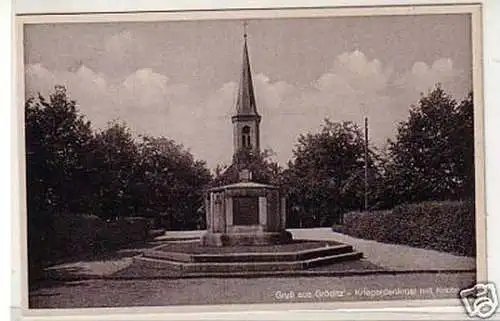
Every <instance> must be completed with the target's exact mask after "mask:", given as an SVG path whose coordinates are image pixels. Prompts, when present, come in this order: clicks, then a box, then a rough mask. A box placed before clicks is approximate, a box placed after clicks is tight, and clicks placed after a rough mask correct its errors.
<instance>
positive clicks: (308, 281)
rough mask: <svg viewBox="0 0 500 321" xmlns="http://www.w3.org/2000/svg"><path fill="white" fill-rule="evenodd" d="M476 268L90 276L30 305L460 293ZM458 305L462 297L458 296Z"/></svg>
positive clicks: (40, 293)
mask: <svg viewBox="0 0 500 321" xmlns="http://www.w3.org/2000/svg"><path fill="white" fill-rule="evenodd" d="M474 278H475V275H474V274H473V273H455V274H451V273H450V274H401V275H376V276H356V277H342V278H338V277H314V278H310V277H293V278H274V277H272V278H255V279H245V278H211V279H175V280H133V281H123V280H87V281H78V282H65V283H59V284H52V285H50V286H46V287H44V288H40V289H38V290H34V291H31V292H30V298H29V301H30V308H35V309H37V308H91V307H92V308H95V307H132V306H168V305H200V304H243V303H293V302H338V301H380V300H396V299H398V300H402V299H427V300H428V299H436V298H441V299H444V298H447V299H449V298H457V294H458V292H459V291H460V289H462V288H464V287H468V286H470V285H471V284H472V283H473V282H474ZM457 304H458V300H457Z"/></svg>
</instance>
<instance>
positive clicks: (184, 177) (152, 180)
mask: <svg viewBox="0 0 500 321" xmlns="http://www.w3.org/2000/svg"><path fill="white" fill-rule="evenodd" d="M139 150H140V161H139V163H138V166H139V169H138V173H140V176H141V178H142V181H141V183H140V189H141V195H142V197H141V200H142V201H141V205H140V206H141V209H142V211H143V215H146V216H150V217H156V218H158V215H161V216H163V220H164V221H165V220H166V222H163V223H164V224H166V225H168V226H165V227H167V228H170V229H193V228H196V227H198V226H199V225H203V224H204V219H205V215H204V212H202V211H200V209H201V208H202V206H203V189H204V188H206V187H207V185H208V184H209V183H210V181H211V179H212V177H211V174H210V171H209V170H208V169H207V167H206V164H205V162H203V161H199V160H195V159H194V157H193V155H192V154H191V153H190V152H189V151H187V150H185V149H184V147H183V146H182V145H179V144H176V143H175V142H174V141H173V140H170V139H167V138H163V137H161V138H154V137H143V139H142V142H141V143H140V145H139Z"/></svg>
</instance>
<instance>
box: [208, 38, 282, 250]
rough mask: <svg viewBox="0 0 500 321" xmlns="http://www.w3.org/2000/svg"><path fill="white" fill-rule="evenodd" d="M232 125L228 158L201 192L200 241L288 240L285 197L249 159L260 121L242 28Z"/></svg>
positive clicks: (253, 156)
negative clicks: (202, 224)
mask: <svg viewBox="0 0 500 321" xmlns="http://www.w3.org/2000/svg"><path fill="white" fill-rule="evenodd" d="M243 38H244V41H243V60H242V64H241V74H240V82H239V88H238V93H237V99H236V106H235V113H234V115H233V116H232V117H231V121H232V125H233V162H232V164H231V166H230V167H229V168H228V169H227V170H226V171H225V172H224V173H223V174H222V175H221V177H219V180H218V184H216V186H214V187H213V188H211V189H209V190H208V191H207V192H206V193H205V212H206V220H207V233H206V234H205V235H204V236H203V237H202V239H201V242H202V244H203V245H212V246H224V245H265V244H275V243H283V242H287V241H289V240H291V235H290V233H288V232H286V231H285V225H286V223H285V221H286V202H285V198H284V197H282V195H281V193H280V190H279V188H278V187H276V186H273V185H269V184H262V182H258V177H253V175H254V174H255V173H254V172H253V170H252V169H253V168H252V162H253V161H254V160H257V159H258V158H259V155H260V122H261V119H262V117H261V116H260V115H259V113H258V112H257V106H256V102H255V92H254V86H253V80H252V70H251V66H250V57H249V54H248V41H247V38H248V37H247V34H246V32H245V34H244V37H243Z"/></svg>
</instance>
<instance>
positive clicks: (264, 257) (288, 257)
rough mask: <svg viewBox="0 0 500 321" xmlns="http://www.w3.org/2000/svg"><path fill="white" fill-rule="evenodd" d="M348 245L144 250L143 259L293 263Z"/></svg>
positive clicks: (343, 250)
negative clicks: (209, 251)
mask: <svg viewBox="0 0 500 321" xmlns="http://www.w3.org/2000/svg"><path fill="white" fill-rule="evenodd" d="M352 251H353V248H352V246H350V245H346V244H341V245H331V246H322V247H318V248H315V249H309V250H302V251H297V252H261V253H259V252H246V253H221V254H189V253H181V252H166V251H159V250H146V251H145V252H144V257H147V258H152V259H165V260H170V261H178V262H200V263H203V262H206V263H209V262H219V263H224V262H227V263H231V262H294V261H303V260H308V259H313V258H317V257H324V256H331V255H336V254H343V253H349V252H352Z"/></svg>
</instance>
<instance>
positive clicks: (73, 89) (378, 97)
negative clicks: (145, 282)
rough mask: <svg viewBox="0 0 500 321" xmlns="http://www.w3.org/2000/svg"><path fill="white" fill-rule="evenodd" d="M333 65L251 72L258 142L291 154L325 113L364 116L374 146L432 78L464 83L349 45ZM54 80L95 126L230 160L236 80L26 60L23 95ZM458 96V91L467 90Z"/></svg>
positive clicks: (437, 69)
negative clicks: (117, 73)
mask: <svg viewBox="0 0 500 321" xmlns="http://www.w3.org/2000/svg"><path fill="white" fill-rule="evenodd" d="M120 37H121V38H120V39H121V40H120V41H118V40H117V39H112V40H110V42H109V43H108V44H107V46H108V50H110V51H112V50H114V51H122V50H124V49H123V47H121V46H124V45H127V46H130V45H131V44H133V43H134V39H133V35H131V34H127V33H126V32H125V33H122V34H121V35H120ZM123 39H125V41H123ZM115 40H116V41H115ZM127 41H128V44H127ZM331 66H332V67H331V68H330V70H326V71H325V72H324V73H323V74H322V75H318V77H317V78H316V80H315V81H314V82H313V83H311V84H310V86H307V87H305V88H301V87H297V86H295V85H293V84H291V83H288V82H286V81H283V80H276V81H275V80H272V79H270V77H268V76H267V75H265V74H256V75H255V76H254V85H255V91H256V96H257V97H256V99H257V104H258V106H257V108H258V110H259V112H260V113H261V114H262V116H263V120H262V129H261V131H262V135H261V137H262V138H261V139H262V147H263V148H272V149H273V150H274V151H275V152H276V153H277V156H276V159H277V160H279V161H280V162H281V163H282V164H284V163H286V161H287V160H288V159H289V158H290V157H291V155H292V148H293V146H294V144H295V142H296V138H297V136H298V135H299V134H301V133H304V132H307V131H311V130H317V129H318V127H319V126H320V125H321V124H322V121H323V119H324V118H325V117H329V118H331V119H332V120H333V121H343V120H351V121H355V122H358V123H361V121H362V119H363V117H364V116H365V115H368V116H369V118H370V133H371V138H372V142H374V143H376V144H378V145H380V144H381V143H382V142H384V141H385V140H386V139H387V138H389V137H391V136H392V135H393V132H394V129H395V127H396V123H397V122H399V121H401V120H404V119H406V117H407V113H408V107H409V105H410V104H411V103H415V102H416V99H418V95H419V93H420V92H421V91H426V90H427V88H431V87H432V86H434V84H435V83H437V82H440V83H442V84H443V86H444V88H445V89H447V88H448V86H451V88H452V89H453V90H457V91H460V90H462V91H463V87H464V85H463V84H461V85H460V86H459V85H458V84H459V81H462V82H463V72H461V71H459V70H456V68H454V66H453V62H452V61H451V60H450V59H439V60H436V61H435V62H434V63H432V64H430V65H428V64H426V63H424V62H415V63H414V65H413V67H412V68H411V69H410V70H408V71H406V72H404V73H403V74H399V75H398V74H395V73H394V72H393V70H392V69H390V68H388V67H386V66H384V65H383V63H382V62H381V61H379V60H377V59H369V58H368V57H366V55H365V54H363V53H362V52H360V51H354V52H346V53H343V54H340V55H339V56H337V57H336V59H335V60H334V61H332V64H331ZM56 84H64V85H66V86H67V87H68V90H69V93H70V95H71V97H72V98H73V99H75V100H77V101H78V103H79V105H80V110H81V111H82V112H83V113H84V114H85V115H86V116H87V117H88V118H89V119H90V120H91V121H92V122H93V123H94V124H95V125H96V126H97V127H103V126H104V125H105V124H106V122H108V121H110V120H112V119H116V118H119V119H121V120H124V121H126V122H127V124H128V125H129V126H130V127H131V129H132V130H134V131H135V132H136V133H138V134H142V133H146V134H152V135H155V136H160V135H165V136H168V137H170V138H173V139H175V140H176V141H178V142H180V143H182V144H183V145H185V146H186V147H188V148H190V149H191V151H192V152H193V153H194V154H195V155H196V156H197V157H198V158H201V159H205V160H207V161H208V163H209V165H210V166H215V164H217V163H218V162H220V161H224V162H228V161H230V158H231V153H232V125H231V118H230V116H231V115H232V112H233V109H234V103H235V95H236V90H237V83H236V82H228V83H225V84H222V85H220V86H219V88H217V89H215V90H213V91H212V92H211V93H209V94H203V93H200V92H198V91H196V90H195V89H194V88H195V86H189V85H187V84H178V83H172V82H171V81H170V79H169V78H168V77H167V76H166V75H163V74H161V73H158V72H156V71H154V70H152V69H149V68H142V69H138V70H136V71H134V72H133V73H131V74H129V75H127V76H126V77H124V78H122V79H119V80H116V79H111V78H107V77H106V76H105V75H104V74H100V73H96V72H94V71H92V70H91V69H89V68H87V67H85V66H81V67H80V68H79V69H78V70H76V71H74V72H69V71H64V72H59V71H52V70H47V69H46V68H44V67H43V66H41V65H31V66H28V68H27V70H26V88H27V89H28V93H29V94H33V93H34V92H37V91H40V92H42V93H43V94H45V95H46V94H47V93H48V92H49V91H50V90H51V89H52V88H53V87H54V85H56ZM469 85H470V84H468V83H467V84H466V85H465V86H469ZM467 89H469V88H466V89H465V90H467ZM452 93H453V92H452ZM458 95H459V96H458V97H457V98H460V96H462V95H465V92H460V93H458Z"/></svg>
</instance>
